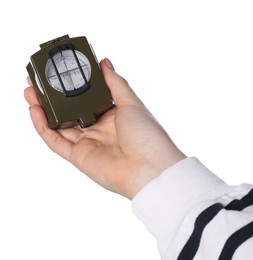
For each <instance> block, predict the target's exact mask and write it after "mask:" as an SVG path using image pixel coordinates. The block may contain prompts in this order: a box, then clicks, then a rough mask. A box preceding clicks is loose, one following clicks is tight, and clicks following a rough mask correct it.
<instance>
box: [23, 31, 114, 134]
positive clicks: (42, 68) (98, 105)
mask: <svg viewBox="0 0 253 260" xmlns="http://www.w3.org/2000/svg"><path fill="white" fill-rule="evenodd" d="M40 47H41V50H39V51H38V52H36V53H35V54H33V55H32V56H31V62H29V64H28V65H27V71H28V74H29V76H30V78H31V81H32V83H33V88H34V90H35V93H36V95H37V98H38V100H39V103H40V105H41V106H42V107H43V109H44V111H45V114H46V117H47V120H48V124H49V127H50V128H52V129H56V128H66V127H72V126H74V125H77V124H79V125H80V126H81V127H82V128H83V127H87V126H89V125H91V124H93V123H94V122H95V121H96V119H97V118H98V117H99V116H100V115H102V114H103V113H105V112H106V111H107V110H108V109H110V108H111V107H112V106H113V100H112V97H111V95H110V92H109V90H108V88H107V86H106V83H105V81H104V78H103V76H102V73H101V71H100V67H99V64H98V62H97V59H96V56H95V54H94V51H93V49H92V47H91V45H90V44H89V43H88V41H87V39H86V37H84V36H82V37H75V38H70V37H69V36H68V35H64V36H62V37H59V38H56V39H53V40H51V41H48V42H46V43H43V44H41V45H40Z"/></svg>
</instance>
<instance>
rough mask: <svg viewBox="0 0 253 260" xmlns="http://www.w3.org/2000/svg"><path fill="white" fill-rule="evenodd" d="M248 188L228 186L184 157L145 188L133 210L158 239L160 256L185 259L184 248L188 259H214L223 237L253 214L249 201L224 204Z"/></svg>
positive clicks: (222, 242) (239, 195) (226, 238)
mask: <svg viewBox="0 0 253 260" xmlns="http://www.w3.org/2000/svg"><path fill="white" fill-rule="evenodd" d="M251 189H252V187H251V186H250V185H242V186H239V187H231V186H228V185H226V184H225V183H224V182H223V181H222V180H221V179H219V178H218V177H217V176H215V175H214V174H213V173H212V172H210V171H209V170H208V169H207V168H206V167H204V166H203V165H202V164H201V163H200V162H199V161H198V160H197V159H196V158H187V159H184V160H182V161H180V162H179V163H176V164H175V165H173V166H172V167H170V168H169V169H167V170H166V171H165V172H164V173H163V174H162V175H160V176H159V177H158V178H156V179H154V180H153V181H151V182H150V183H149V184H148V185H147V186H146V187H144V188H143V189H142V190H141V191H140V192H139V193H138V194H137V196H136V197H135V198H134V199H133V210H134V212H135V213H136V215H137V216H138V217H139V218H140V219H141V220H142V221H143V222H144V224H145V225H146V226H147V228H148V229H149V231H150V232H151V233H152V234H154V236H155V237H156V238H157V241H158V247H159V252H160V254H161V257H162V259H184V258H183V256H184V254H185V253H186V255H187V258H186V259H187V260H189V259H193V257H194V256H195V257H196V258H194V259H218V258H219V255H220V254H221V252H222V250H223V248H224V246H225V244H226V243H228V242H227V241H228V238H229V237H230V236H231V235H232V234H233V233H234V232H235V231H236V230H239V229H240V228H242V227H243V226H245V225H247V224H248V223H250V222H251V221H252V219H253V208H252V206H251V207H250V206H249V205H248V206H247V208H246V209H245V210H244V209H243V210H240V211H238V210H236V209H234V208H232V209H230V208H229V207H227V206H228V205H229V204H230V203H231V201H233V200H234V199H238V200H240V199H241V198H242V197H244V196H245V195H246V194H247V193H248V192H249V191H250V190H251ZM247 203H248V204H252V203H253V199H252V201H250V200H249V202H247ZM230 205H231V204H230ZM226 207H227V208H226ZM250 210H251V211H250ZM247 241H250V240H247ZM251 243H253V242H252V240H251ZM244 245H245V246H244V247H243V249H244V250H246V251H247V250H249V247H247V244H246V242H245V243H244ZM189 249H190V250H189ZM238 252H239V253H240V251H238ZM190 254H192V257H191V258H190ZM179 256H180V257H182V258H180V257H179ZM241 259H245V256H244V255H243V257H242V258H241Z"/></svg>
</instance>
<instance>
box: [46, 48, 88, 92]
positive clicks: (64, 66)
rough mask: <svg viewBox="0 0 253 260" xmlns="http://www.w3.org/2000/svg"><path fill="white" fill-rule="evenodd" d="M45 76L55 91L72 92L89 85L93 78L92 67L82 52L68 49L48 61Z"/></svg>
mask: <svg viewBox="0 0 253 260" xmlns="http://www.w3.org/2000/svg"><path fill="white" fill-rule="evenodd" d="M74 52H75V53H74ZM77 59H78V61H77ZM78 63H79V64H78ZM56 69H57V71H56ZM81 69H82V71H81ZM45 74H46V78H47V80H48V82H49V84H50V85H51V86H52V87H53V88H54V89H55V90H57V91H60V92H65V91H68V92H71V91H75V90H78V89H80V88H83V87H84V86H85V85H87V82H88V81H89V80H90V77H91V65H90V62H89V60H88V59H87V57H86V56H85V55H83V54H82V53H81V52H79V51H76V50H70V49H67V50H62V51H59V52H57V53H55V54H54V55H53V56H52V57H51V58H49V59H48V61H47V63H46V67H45Z"/></svg>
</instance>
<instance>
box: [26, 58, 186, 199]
mask: <svg viewBox="0 0 253 260" xmlns="http://www.w3.org/2000/svg"><path fill="white" fill-rule="evenodd" d="M100 65H101V70H102V73H103V75H104V78H105V81H106V83H107V85H108V88H109V89H110V91H111V94H112V97H113V100H114V102H115V107H114V108H113V109H111V110H110V111H108V112H107V113H105V114H104V115H103V116H101V117H100V118H99V120H98V121H97V122H96V123H95V124H94V125H92V126H90V127H88V128H85V129H81V128H79V127H73V128H68V129H61V130H57V131H56V130H52V129H50V128H49V127H48V124H47V120H46V117H45V114H44V111H43V109H42V107H41V106H40V105H39V103H38V100H37V98H36V95H35V92H34V90H33V88H32V86H31V82H30V80H29V79H28V83H29V84H30V86H29V87H28V88H26V89H25V92H24V96H25V98H26V100H27V102H28V103H29V105H30V116H31V119H32V121H33V124H34V127H35V129H36V131H37V132H38V134H39V135H40V136H41V138H42V139H43V140H44V141H45V143H46V144H47V145H48V146H49V148H50V149H52V151H54V152H55V153H57V154H59V155H60V156H62V157H63V158H64V159H66V160H68V161H69V162H71V163H73V164H74V165H75V166H76V167H77V168H78V169H79V170H81V171H82V172H83V173H85V174H86V175H87V176H89V177H90V178H91V179H93V180H94V181H95V182H97V183H98V184H100V185H101V186H103V187H105V188H106V189H108V190H111V191H113V192H116V193H119V194H121V195H123V196H125V197H127V198H129V199H132V198H133V197H134V196H135V195H136V194H137V193H138V191H140V189H141V188H143V187H144V186H145V185H146V184H147V183H148V182H150V181H151V180H152V179H153V178H155V177H156V176H158V175H159V174H161V173H162V172H163V171H164V170H165V169H166V168H168V167H169V166H171V165H173V164H174V163H176V162H177V161H179V160H181V159H183V158H185V155H184V154H183V153H182V152H181V151H180V150H179V149H178V148H177V147H176V146H175V145H174V143H173V142H172V141H171V139H170V138H169V136H168V135H167V133H166V132H165V131H164V129H163V128H162V127H161V126H160V125H159V124H158V122H157V121H156V120H155V118H154V117H153V116H152V115H151V114H150V112H149V111H148V110H147V109H146V107H145V106H144V105H143V103H142V102H141V101H140V99H139V98H138V97H137V96H136V95H135V93H134V92H133V90H132V89H131V88H130V87H129V85H128V83H127V82H126V81H125V80H124V79H123V78H122V77H121V76H119V75H118V74H117V73H116V72H115V71H114V68H113V66H112V64H111V62H110V61H109V60H108V59H104V60H102V61H101V63H100Z"/></svg>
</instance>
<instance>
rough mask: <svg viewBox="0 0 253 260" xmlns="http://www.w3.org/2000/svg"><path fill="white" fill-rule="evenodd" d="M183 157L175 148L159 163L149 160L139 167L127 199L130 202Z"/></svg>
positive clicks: (184, 156) (160, 159)
mask: <svg viewBox="0 0 253 260" xmlns="http://www.w3.org/2000/svg"><path fill="white" fill-rule="evenodd" d="M186 157H187V156H186V155H184V154H183V153H182V152H181V151H180V150H179V149H178V148H177V147H174V149H173V151H171V152H170V153H168V154H167V156H166V158H165V157H164V158H159V162H158V161H156V160H151V161H148V162H146V163H143V165H142V166H141V167H140V170H139V171H138V173H137V174H136V176H135V178H134V180H133V183H132V185H131V189H130V193H129V198H130V199H131V200H132V199H133V198H134V197H135V196H136V195H137V193H138V192H140V191H141V189H143V188H144V187H145V186H146V185H147V184H148V183H149V182H151V181H152V180H153V179H155V178H156V177H158V176H159V175H161V174H162V173H163V172H164V171H165V170H166V169H168V168H169V167H171V166H172V165H174V164H175V163H177V162H179V161H181V160H183V159H185V158H186Z"/></svg>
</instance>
